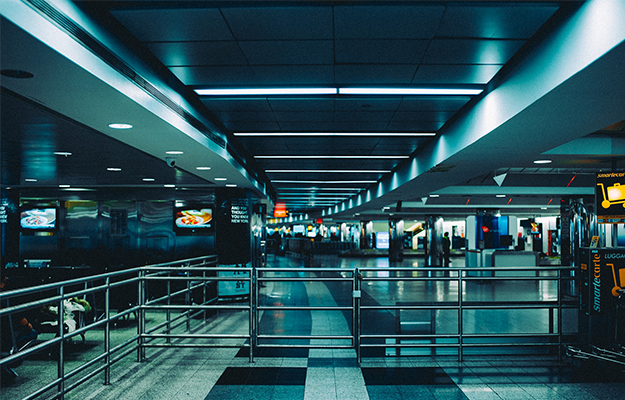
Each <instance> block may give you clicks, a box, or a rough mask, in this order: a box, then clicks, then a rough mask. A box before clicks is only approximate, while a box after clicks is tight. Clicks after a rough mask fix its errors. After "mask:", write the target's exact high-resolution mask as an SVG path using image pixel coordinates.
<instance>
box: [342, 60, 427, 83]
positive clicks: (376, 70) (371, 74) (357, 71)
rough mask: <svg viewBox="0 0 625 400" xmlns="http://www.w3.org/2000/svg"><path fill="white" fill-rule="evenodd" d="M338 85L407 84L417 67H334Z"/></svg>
mask: <svg viewBox="0 0 625 400" xmlns="http://www.w3.org/2000/svg"><path fill="white" fill-rule="evenodd" d="M334 70H335V75H336V82H337V83H338V84H360V85H376V84H386V85H393V84H409V83H410V82H412V78H413V76H414V73H415V71H416V70H417V66H416V65H414V64H395V65H382V64H362V65H336V66H335V67H334Z"/></svg>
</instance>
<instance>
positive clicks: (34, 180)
mask: <svg viewBox="0 0 625 400" xmlns="http://www.w3.org/2000/svg"><path fill="white" fill-rule="evenodd" d="M24 181H26V182H37V179H33V178H26V179H24Z"/></svg>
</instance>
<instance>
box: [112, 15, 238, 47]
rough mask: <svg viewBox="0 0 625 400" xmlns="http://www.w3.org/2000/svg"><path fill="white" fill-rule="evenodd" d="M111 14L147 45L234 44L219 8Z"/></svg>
mask: <svg viewBox="0 0 625 400" xmlns="http://www.w3.org/2000/svg"><path fill="white" fill-rule="evenodd" d="M155 8H156V7H155ZM111 13H112V14H113V15H114V16H115V18H117V19H118V20H119V21H120V22H121V23H122V24H124V26H125V27H126V28H127V29H128V30H129V31H130V32H132V34H133V35H134V36H135V37H136V38H137V39H139V40H140V41H144V42H180V41H187V40H188V41H194V40H234V38H233V37H232V34H231V33H230V29H228V25H227V24H226V22H225V21H224V19H223V17H222V16H221V13H220V11H219V9H218V8H188V9H172V8H166V9H151V10H150V9H137V10H121V9H118V10H112V11H111ZM181 27H184V29H181ZM206 27H210V29H206Z"/></svg>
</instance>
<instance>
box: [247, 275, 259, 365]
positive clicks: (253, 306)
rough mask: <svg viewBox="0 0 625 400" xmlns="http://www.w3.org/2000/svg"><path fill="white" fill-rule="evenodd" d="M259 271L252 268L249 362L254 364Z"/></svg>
mask: <svg viewBox="0 0 625 400" xmlns="http://www.w3.org/2000/svg"><path fill="white" fill-rule="evenodd" d="M257 272H258V271H257V269H256V267H255V266H252V270H251V271H250V283H249V285H250V295H249V296H250V310H249V317H250V318H249V335H250V359H249V362H250V363H253V362H254V346H255V340H256V326H255V321H256V305H257V304H258V287H257V282H258V279H257V275H256V274H257Z"/></svg>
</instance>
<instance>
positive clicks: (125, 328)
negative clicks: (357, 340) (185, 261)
mask: <svg viewBox="0 0 625 400" xmlns="http://www.w3.org/2000/svg"><path fill="white" fill-rule="evenodd" d="M463 261H464V260H463V259H453V260H452V266H453V267H462V266H463ZM420 262H421V259H407V260H405V261H404V262H402V263H395V264H392V265H391V264H389V262H388V259H387V258H363V259H355V258H337V257H333V256H324V257H317V258H315V259H314V260H313V263H312V264H310V263H308V262H306V261H303V260H301V259H297V258H291V257H276V256H273V255H270V256H269V259H268V266H269V267H276V268H302V267H306V266H312V267H323V268H336V267H340V268H355V267H357V268H368V267H383V268H386V267H389V266H392V267H411V268H414V271H413V272H410V273H409V274H410V275H411V276H427V272H424V271H423V270H419V265H420V264H419V263H420ZM385 273H386V271H379V272H376V273H373V274H371V273H369V272H366V273H363V275H365V277H364V279H363V280H362V282H361V283H362V287H361V289H362V299H361V301H362V305H363V306H371V307H374V308H372V309H368V310H367V309H363V311H362V314H361V318H360V325H361V330H362V333H363V334H365V335H373V336H375V335H382V336H384V335H393V334H396V333H398V329H399V330H401V329H404V330H406V331H409V330H410V329H417V328H415V327H414V326H412V325H410V322H415V321H421V320H423V315H422V314H423V313H424V312H425V313H426V316H427V318H426V320H427V321H428V323H429V325H428V326H427V327H426V328H427V329H428V330H429V331H430V332H434V333H437V334H450V335H453V334H457V333H458V330H459V328H458V319H459V318H458V312H457V310H445V309H440V307H434V306H433V307H432V309H431V310H425V311H423V310H418V311H415V310H403V311H401V315H399V316H398V312H397V311H396V310H385V309H379V308H377V307H378V306H381V305H392V306H394V305H397V304H402V302H403V303H415V302H417V303H419V304H437V305H439V306H440V305H441V304H445V302H457V300H458V281H457V280H453V279H448V280H440V281H432V280H424V281H411V282H405V281H401V282H393V281H377V280H368V278H375V277H378V276H379V277H383V276H384V275H385ZM302 274H303V272H302ZM272 275H273V276H281V275H280V274H279V273H276V274H272ZM272 275H270V274H266V276H272ZM341 275H342V274H340V273H338V272H336V273H331V274H327V275H325V274H324V275H323V276H328V277H340V276H341ZM451 275H452V276H451V277H452V278H453V274H451ZM352 289H353V288H352V286H351V283H350V281H347V282H342V281H335V280H333V281H329V282H324V283H320V282H310V281H305V280H304V281H296V282H285V281H265V282H263V287H261V289H260V291H259V304H260V305H261V309H262V306H268V307H274V306H275V307H279V308H277V309H269V310H264V311H261V316H260V320H259V326H258V333H259V335H263V339H261V340H260V343H261V345H266V346H270V345H276V344H284V343H287V344H306V345H308V344H310V345H313V346H319V347H322V346H324V345H327V344H331V345H338V346H341V345H345V346H348V345H349V341H347V340H346V339H315V338H313V339H310V338H307V339H287V340H284V339H276V338H271V336H274V335H278V336H281V335H289V336H294V335H302V336H309V335H313V336H323V335H331V336H333V337H334V336H343V335H344V336H349V335H350V334H351V330H352V328H353V327H352V320H351V314H350V313H349V312H346V311H343V310H331V311H319V310H288V309H285V310H282V309H280V308H281V307H290V306H303V307H308V306H324V307H335V306H349V305H350V304H351V301H352V298H351V296H352ZM556 297H557V284H556V283H555V281H539V282H536V281H521V280H517V281H498V282H487V281H480V280H474V281H470V282H465V283H464V286H463V288H462V298H463V302H464V301H466V302H467V303H468V304H471V302H492V301H497V302H504V303H510V304H514V303H522V302H541V301H543V302H549V301H553V300H554V299H555V298H556ZM432 302H435V303H432ZM365 308H366V307H365ZM147 318H148V320H150V321H152V322H153V323H157V322H158V321H161V320H162V318H163V316H162V314H159V313H149V314H148V316H147ZM562 319H563V320H562V326H563V329H564V331H565V332H567V329H568V330H569V331H572V330H574V329H575V326H576V324H577V320H576V313H575V312H571V313H568V314H567V313H565V314H564V315H563V317H562ZM402 322H405V323H406V324H404V325H402V324H401V323H402ZM125 323H126V325H123V324H120V326H118V327H116V328H115V329H116V332H117V336H116V338H117V339H116V340H117V341H122V340H123V337H124V335H125V334H127V335H128V337H129V336H130V335H132V334H133V333H134V332H136V322H135V320H134V317H131V318H130V320H129V321H126V322H125ZM554 323H555V322H554V320H553V319H551V320H550V318H549V311H548V310H547V309H544V308H543V309H540V308H539V309H523V310H519V309H514V308H513V306H510V308H504V309H497V310H492V309H491V310H474V309H467V310H464V312H463V314H462V329H463V332H464V333H465V334H466V333H469V334H470V333H511V334H514V333H516V334H526V333H530V334H536V335H539V334H541V333H548V332H549V329H550V328H551V327H553V324H554ZM248 324H249V319H248V315H247V313H245V312H242V311H227V312H226V311H222V312H219V313H218V314H216V315H214V316H212V317H210V318H209V319H208V320H207V322H206V323H204V321H203V320H197V321H195V322H194V325H193V328H192V329H193V331H194V332H198V333H202V332H211V333H223V334H232V333H245V332H246V331H247V330H248V329H249V325H248ZM90 335H91V336H90ZM95 335H96V333H95V332H88V333H87V340H86V342H85V343H80V341H78V343H75V344H74V346H75V349H76V351H75V352H72V353H71V354H70V355H69V356H68V360H69V362H70V364H69V365H68V367H66V369H69V370H71V362H74V361H75V362H78V361H79V360H86V359H89V356H90V353H91V352H92V351H93V352H94V353H93V354H95V353H96V348H97V347H98V346H99V344H98V343H99V342H98V337H96V336H95ZM437 340H439V342H438V343H445V339H437ZM452 340H453V339H452ZM369 343H371V344H374V345H376V344H377V345H379V346H378V347H371V348H364V349H363V350H362V362H361V363H360V364H359V363H358V362H357V358H356V353H355V351H354V350H353V349H349V348H346V349H331V348H310V349H308V348H280V347H260V348H257V349H256V351H255V353H254V363H249V349H248V348H226V349H189V348H182V349H148V350H147V361H146V362H144V363H137V362H136V357H134V356H133V355H131V356H129V357H126V358H125V359H123V360H122V361H120V362H118V363H116V364H115V365H114V367H113V368H112V371H111V384H110V385H106V386H105V385H103V384H102V381H103V380H102V379H100V378H99V377H98V378H96V379H93V380H91V381H89V382H87V383H85V384H82V385H80V386H78V388H77V389H75V390H73V391H72V392H71V393H70V394H69V395H67V396H66V398H70V399H142V400H148V399H161V398H162V399H263V400H265V399H267V400H268V399H289V400H291V399H310V400H313V399H314V400H317V399H363V400H364V399H372V400H373V399H384V400H393V399H571V400H573V399H584V400H586V399H622V398H623V396H624V393H625V375H624V374H623V372H622V371H618V369H617V368H615V367H614V366H613V365H611V364H609V365H602V364H597V365H592V366H591V367H590V368H588V369H584V370H580V369H578V368H576V367H574V366H573V364H572V362H571V360H568V359H566V357H565V358H564V359H563V360H562V361H558V357H557V351H555V352H554V350H553V348H552V347H547V348H540V347H538V348H533V347H528V348H527V349H525V348H523V349H521V350H519V348H509V349H508V348H497V347H495V348H491V347H489V348H479V347H476V348H466V349H465V352H464V354H465V356H464V358H463V361H462V362H459V361H458V356H457V352H456V348H455V347H443V348H438V349H435V350H431V349H424V348H401V349H399V348H397V347H396V346H393V344H396V343H397V342H396V341H395V339H384V338H382V339H380V338H374V339H371V340H369ZM398 353H399V354H398ZM521 353H522V354H521ZM398 355H401V357H398ZM17 372H18V373H19V374H20V376H19V377H18V379H17V380H16V382H15V384H13V385H11V386H9V387H3V388H2V398H22V397H24V396H25V395H27V394H28V393H30V391H29V388H30V389H32V386H33V385H34V384H35V383H37V382H41V381H42V379H43V377H44V376H47V377H48V378H53V377H54V375H55V373H56V363H55V362H54V361H53V360H52V361H51V360H48V359H45V357H41V358H40V359H38V360H37V359H33V360H31V359H27V360H25V361H24V363H23V364H22V365H21V366H20V367H19V368H18V369H17ZM48 382H49V381H48ZM5 396H6V397H5Z"/></svg>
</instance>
